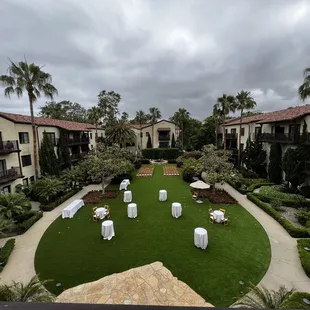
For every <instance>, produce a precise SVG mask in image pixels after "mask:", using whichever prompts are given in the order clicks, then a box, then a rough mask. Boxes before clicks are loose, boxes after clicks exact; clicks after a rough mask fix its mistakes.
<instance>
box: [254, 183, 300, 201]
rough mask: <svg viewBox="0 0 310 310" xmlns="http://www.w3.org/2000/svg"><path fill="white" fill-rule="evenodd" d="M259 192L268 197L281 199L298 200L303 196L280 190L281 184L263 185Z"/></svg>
mask: <svg viewBox="0 0 310 310" xmlns="http://www.w3.org/2000/svg"><path fill="white" fill-rule="evenodd" d="M259 194H260V195H262V196H265V197H267V198H272V199H280V200H296V199H298V198H302V197H301V196H300V195H296V194H288V193H284V192H282V191H281V190H280V188H279V186H277V185H273V186H262V187H261V188H260V190H259Z"/></svg>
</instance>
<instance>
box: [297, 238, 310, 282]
mask: <svg viewBox="0 0 310 310" xmlns="http://www.w3.org/2000/svg"><path fill="white" fill-rule="evenodd" d="M305 248H310V239H300V240H297V249H298V253H299V258H300V262H301V265H302V268H304V271H305V273H306V274H307V276H308V277H309V278H310V252H309V251H307V250H305Z"/></svg>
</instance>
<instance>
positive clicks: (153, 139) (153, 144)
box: [152, 123, 154, 148]
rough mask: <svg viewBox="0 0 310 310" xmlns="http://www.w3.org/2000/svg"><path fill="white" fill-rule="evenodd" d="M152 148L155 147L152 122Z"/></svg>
mask: <svg viewBox="0 0 310 310" xmlns="http://www.w3.org/2000/svg"><path fill="white" fill-rule="evenodd" d="M152 148H154V123H153V124H152Z"/></svg>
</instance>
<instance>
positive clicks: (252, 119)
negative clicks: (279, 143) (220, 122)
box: [225, 114, 265, 126]
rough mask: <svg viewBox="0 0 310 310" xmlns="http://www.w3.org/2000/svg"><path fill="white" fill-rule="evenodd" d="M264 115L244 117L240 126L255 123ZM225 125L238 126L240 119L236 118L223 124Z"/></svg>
mask: <svg viewBox="0 0 310 310" xmlns="http://www.w3.org/2000/svg"><path fill="white" fill-rule="evenodd" d="M264 115H265V114H256V115H252V116H246V117H243V118H242V124H249V123H253V122H255V123H256V122H257V121H259V120H261V119H263V118H264ZM225 124H226V125H227V126H231V125H239V124H240V117H236V118H234V119H230V120H228V121H226V122H225Z"/></svg>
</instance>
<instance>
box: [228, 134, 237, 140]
mask: <svg viewBox="0 0 310 310" xmlns="http://www.w3.org/2000/svg"><path fill="white" fill-rule="evenodd" d="M237 138H238V134H237V133H227V134H226V139H237Z"/></svg>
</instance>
